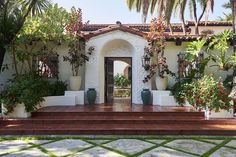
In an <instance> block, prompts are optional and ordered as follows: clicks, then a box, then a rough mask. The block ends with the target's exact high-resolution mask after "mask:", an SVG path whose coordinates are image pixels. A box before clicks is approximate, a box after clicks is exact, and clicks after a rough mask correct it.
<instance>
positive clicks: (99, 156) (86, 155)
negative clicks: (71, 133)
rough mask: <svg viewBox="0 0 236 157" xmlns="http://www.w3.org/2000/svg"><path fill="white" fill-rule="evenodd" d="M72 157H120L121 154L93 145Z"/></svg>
mask: <svg viewBox="0 0 236 157" xmlns="http://www.w3.org/2000/svg"><path fill="white" fill-rule="evenodd" d="M72 157H122V155H120V154H118V153H115V152H112V151H109V150H107V149H104V148H101V147H94V148H91V149H88V150H85V151H82V152H79V153H77V154H75V155H73V156H72Z"/></svg>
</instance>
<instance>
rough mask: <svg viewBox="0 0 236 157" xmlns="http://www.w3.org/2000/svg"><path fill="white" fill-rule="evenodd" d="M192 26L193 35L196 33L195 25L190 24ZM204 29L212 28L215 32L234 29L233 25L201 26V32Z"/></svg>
mask: <svg viewBox="0 0 236 157" xmlns="http://www.w3.org/2000/svg"><path fill="white" fill-rule="evenodd" d="M189 28H191V35H194V34H195V27H194V26H190V27H189ZM203 30H212V31H214V34H217V33H220V32H223V31H224V30H232V26H214V27H213V26H199V32H200V33H201V32H202V31H203Z"/></svg>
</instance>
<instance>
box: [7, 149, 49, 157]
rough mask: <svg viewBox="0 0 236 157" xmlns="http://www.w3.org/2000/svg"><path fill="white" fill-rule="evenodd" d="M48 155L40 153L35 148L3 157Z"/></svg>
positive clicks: (43, 156) (41, 156)
mask: <svg viewBox="0 0 236 157" xmlns="http://www.w3.org/2000/svg"><path fill="white" fill-rule="evenodd" d="M48 156H49V155H48V154H45V153H43V152H41V151H40V150H39V149H37V148H33V149H28V150H23V151H20V152H16V153H12V154H8V155H5V156H4V157H48Z"/></svg>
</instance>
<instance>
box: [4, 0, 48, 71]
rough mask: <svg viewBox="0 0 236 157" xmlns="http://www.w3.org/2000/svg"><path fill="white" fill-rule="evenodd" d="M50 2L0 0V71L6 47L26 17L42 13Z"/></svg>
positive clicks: (40, 0) (44, 0) (45, 0)
mask: <svg viewBox="0 0 236 157" xmlns="http://www.w3.org/2000/svg"><path fill="white" fill-rule="evenodd" d="M50 4H51V2H50V1H49V0H1V1H0V71H1V69H2V64H3V60H4V56H5V53H6V47H7V46H8V45H10V44H11V43H12V42H13V41H14V40H15V38H16V36H17V34H18V33H19V31H20V30H21V28H22V27H23V25H24V23H25V21H26V18H27V17H28V16H29V15H30V14H31V15H33V16H34V15H36V14H37V13H42V12H43V10H44V9H46V8H48V6H49V5H50Z"/></svg>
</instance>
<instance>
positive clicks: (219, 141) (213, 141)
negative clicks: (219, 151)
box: [203, 139, 224, 144]
mask: <svg viewBox="0 0 236 157" xmlns="http://www.w3.org/2000/svg"><path fill="white" fill-rule="evenodd" d="M203 140H204V141H208V142H212V143H215V144H220V143H222V142H223V141H224V140H212V139H203Z"/></svg>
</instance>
